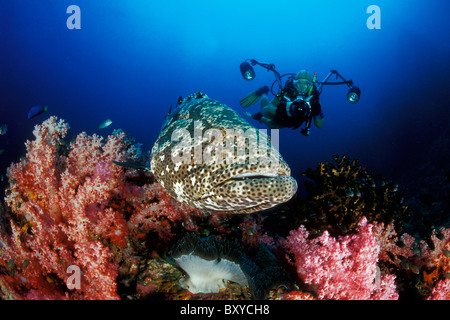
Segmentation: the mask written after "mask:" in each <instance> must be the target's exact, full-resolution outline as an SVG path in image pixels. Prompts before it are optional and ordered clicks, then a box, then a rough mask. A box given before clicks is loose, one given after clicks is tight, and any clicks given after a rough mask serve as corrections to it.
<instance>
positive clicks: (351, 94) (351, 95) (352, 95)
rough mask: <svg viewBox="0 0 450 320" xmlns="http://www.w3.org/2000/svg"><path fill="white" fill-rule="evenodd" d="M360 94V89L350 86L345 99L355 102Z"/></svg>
mask: <svg viewBox="0 0 450 320" xmlns="http://www.w3.org/2000/svg"><path fill="white" fill-rule="evenodd" d="M360 96H361V89H359V88H358V87H357V86H352V87H351V88H350V90H349V91H348V93H347V101H348V102H350V103H351V104H355V103H357V102H358V101H359V97H360Z"/></svg>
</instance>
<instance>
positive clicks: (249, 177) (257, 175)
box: [216, 172, 287, 187]
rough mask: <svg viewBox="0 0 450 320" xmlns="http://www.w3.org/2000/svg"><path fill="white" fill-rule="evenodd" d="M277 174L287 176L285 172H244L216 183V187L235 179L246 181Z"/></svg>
mask: <svg viewBox="0 0 450 320" xmlns="http://www.w3.org/2000/svg"><path fill="white" fill-rule="evenodd" d="M279 176H287V174H286V173H261V172H246V173H241V174H238V175H235V176H233V177H231V178H229V179H227V180H224V181H222V182H221V183H219V184H217V185H216V187H219V186H222V185H224V184H227V183H233V182H236V181H247V180H252V179H271V178H276V177H279Z"/></svg>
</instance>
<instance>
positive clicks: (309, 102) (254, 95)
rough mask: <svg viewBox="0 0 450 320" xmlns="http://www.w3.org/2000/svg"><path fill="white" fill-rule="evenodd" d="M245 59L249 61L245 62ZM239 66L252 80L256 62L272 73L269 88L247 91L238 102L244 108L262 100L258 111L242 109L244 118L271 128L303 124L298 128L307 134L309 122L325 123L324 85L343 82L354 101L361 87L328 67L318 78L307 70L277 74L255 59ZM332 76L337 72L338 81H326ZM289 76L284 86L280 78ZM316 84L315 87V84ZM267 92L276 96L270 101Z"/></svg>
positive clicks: (271, 67) (242, 72) (357, 97)
mask: <svg viewBox="0 0 450 320" xmlns="http://www.w3.org/2000/svg"><path fill="white" fill-rule="evenodd" d="M247 61H250V63H249V62H247ZM247 61H245V62H243V63H241V65H240V70H241V74H242V76H243V78H244V79H245V80H247V81H251V80H253V79H254V78H255V71H254V70H253V68H252V66H254V65H259V66H261V67H263V68H265V69H267V70H268V71H272V72H273V73H274V74H275V79H276V80H275V81H274V82H273V84H272V87H271V88H270V90H269V87H267V86H264V87H261V88H259V89H258V90H256V91H254V92H251V93H249V94H248V95H246V96H245V97H244V98H243V99H241V101H240V105H241V106H242V107H243V108H248V107H250V106H252V105H253V104H255V103H256V102H257V101H258V100H260V99H261V111H260V112H257V113H255V114H253V115H252V114H250V113H249V112H245V115H246V116H247V117H250V118H252V119H254V120H257V121H259V122H260V123H264V124H266V125H267V126H268V127H269V128H270V129H280V128H286V127H289V128H292V129H298V128H299V127H300V126H301V125H302V124H303V123H305V127H304V128H302V129H301V131H300V132H301V133H302V134H303V135H305V136H309V134H310V128H311V123H313V122H314V125H315V126H316V127H317V128H322V127H323V124H324V120H323V119H324V115H323V112H322V105H321V103H320V101H319V96H320V94H321V93H322V89H323V86H324V85H341V84H346V85H347V86H348V87H350V90H349V91H348V93H347V101H348V102H350V103H352V104H354V103H357V102H358V101H359V97H360V95H361V90H360V89H359V88H358V87H357V86H354V85H353V81H352V80H345V79H344V77H342V75H340V74H339V72H337V71H336V70H331V71H330V73H329V74H328V75H327V76H326V77H325V79H324V80H323V81H321V82H320V81H317V80H316V77H317V74H316V73H314V77H312V76H311V74H310V73H309V72H308V71H307V70H300V71H299V72H298V73H297V74H294V73H287V74H284V75H280V74H279V73H278V71H276V70H275V65H274V64H267V63H261V62H258V61H256V60H254V59H250V60H247ZM332 75H336V79H337V78H340V79H341V80H342V81H341V82H330V81H328V80H329V79H330V78H331V76H332ZM285 76H289V78H288V79H287V81H286V82H285V84H284V86H283V85H282V81H281V79H282V78H283V77H285ZM275 83H278V87H279V89H278V92H277V93H274V91H273V86H274V85H275ZM317 84H319V86H318V87H317V86H316V85H317ZM269 91H270V92H271V93H272V94H273V95H274V96H275V97H274V98H273V99H272V101H270V102H269V98H268V96H267V94H268V93H269Z"/></svg>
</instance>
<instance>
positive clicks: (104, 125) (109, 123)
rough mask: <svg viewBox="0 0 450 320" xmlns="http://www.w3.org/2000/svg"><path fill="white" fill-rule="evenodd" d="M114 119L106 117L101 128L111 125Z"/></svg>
mask: <svg viewBox="0 0 450 320" xmlns="http://www.w3.org/2000/svg"><path fill="white" fill-rule="evenodd" d="M111 123H112V121H111V120H110V119H106V120H105V121H103V123H102V124H101V125H99V126H98V128H99V129H104V128H106V127H109V126H110V125H111Z"/></svg>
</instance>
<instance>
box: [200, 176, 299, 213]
mask: <svg viewBox="0 0 450 320" xmlns="http://www.w3.org/2000/svg"><path fill="white" fill-rule="evenodd" d="M296 192H297V181H296V180H295V179H294V178H292V177H291V176H290V175H289V174H288V172H285V171H277V172H276V173H274V172H258V171H253V172H245V173H241V174H237V175H234V176H232V177H230V178H229V179H226V180H224V181H222V182H220V183H219V184H217V185H216V186H215V187H213V192H212V193H211V194H209V196H208V198H209V199H210V200H211V201H213V202H214V205H215V206H216V209H214V210H211V211H218V212H229V213H252V212H257V211H262V210H266V209H269V208H272V207H274V206H277V205H278V204H281V203H284V202H286V201H288V200H290V199H291V198H292V197H293V196H294V194H295V193H296Z"/></svg>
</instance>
